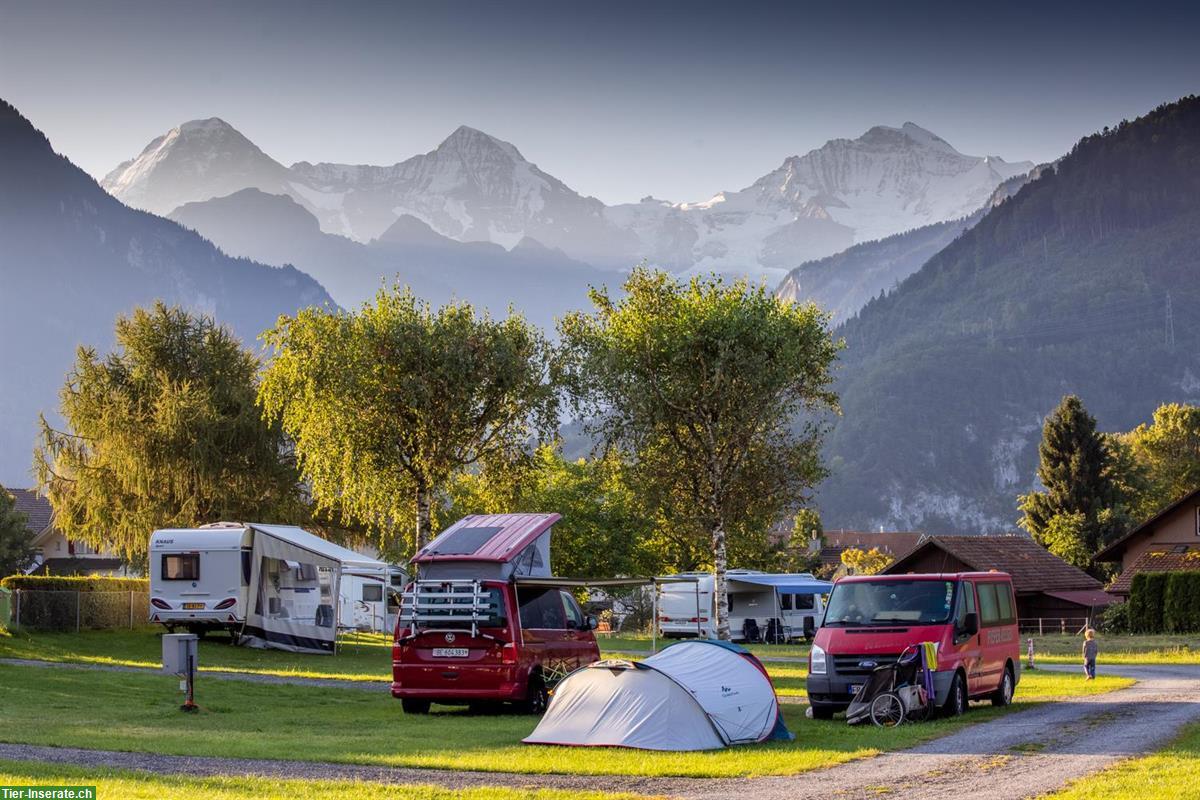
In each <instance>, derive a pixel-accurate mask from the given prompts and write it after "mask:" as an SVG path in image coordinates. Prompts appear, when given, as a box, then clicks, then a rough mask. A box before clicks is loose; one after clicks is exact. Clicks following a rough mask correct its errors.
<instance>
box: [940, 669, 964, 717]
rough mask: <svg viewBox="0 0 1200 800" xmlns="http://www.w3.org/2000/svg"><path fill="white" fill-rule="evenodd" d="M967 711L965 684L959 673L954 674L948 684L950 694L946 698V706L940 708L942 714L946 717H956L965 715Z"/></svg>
mask: <svg viewBox="0 0 1200 800" xmlns="http://www.w3.org/2000/svg"><path fill="white" fill-rule="evenodd" d="M966 711H967V682H966V681H965V680H963V675H962V673H961V672H956V673H954V680H952V681H951V682H950V694H949V695H947V697H946V704H945V705H943V706H942V712H943V713H944V714H945V715H946V716H947V717H957V716H960V715H961V714H965V713H966Z"/></svg>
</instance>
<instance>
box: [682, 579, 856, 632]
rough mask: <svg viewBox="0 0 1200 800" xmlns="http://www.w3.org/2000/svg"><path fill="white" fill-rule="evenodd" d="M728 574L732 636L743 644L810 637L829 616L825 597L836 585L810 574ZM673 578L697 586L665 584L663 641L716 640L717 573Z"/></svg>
mask: <svg viewBox="0 0 1200 800" xmlns="http://www.w3.org/2000/svg"><path fill="white" fill-rule="evenodd" d="M725 574H726V576H727V578H728V581H729V584H728V593H729V601H728V609H727V611H728V614H729V632H730V636H731V637H732V638H733V640H734V641H739V642H740V641H745V640H746V639H747V638H751V639H755V640H763V641H769V640H780V641H784V640H789V639H799V638H808V637H811V636H812V633H813V632H814V631H815V630H816V629H817V626H818V625H820V624H821V617H822V615H823V614H824V613H825V601H824V595H825V594H828V592H829V590H830V588H832V586H833V584H831V583H828V582H826V581H821V580H817V579H816V578H814V577H813V576H812V574H811V573H807V572H805V573H801V574H797V575H778V574H772V573H767V572H759V571H757V570H750V569H731V570H729V571H728V572H726V573H725ZM672 577H677V578H691V577H694V578H696V582H695V583H690V582H680V583H666V584H663V587H662V592H661V594H660V596H659V599H658V628H659V630H660V631H662V634H663V636H665V637H668V638H672V639H683V638H690V637H699V638H702V639H712V638H716V634H717V628H716V621H715V619H714V617H713V574H712V573H711V572H684V573H681V574H680V575H676V576H672ZM772 620H776V622H775V623H772Z"/></svg>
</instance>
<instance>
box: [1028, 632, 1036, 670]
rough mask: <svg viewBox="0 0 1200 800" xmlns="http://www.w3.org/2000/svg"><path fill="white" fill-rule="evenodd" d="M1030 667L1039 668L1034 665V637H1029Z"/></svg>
mask: <svg viewBox="0 0 1200 800" xmlns="http://www.w3.org/2000/svg"><path fill="white" fill-rule="evenodd" d="M1028 641H1029V669H1037V667H1035V666H1034V665H1033V637H1032V636H1031V637H1029V640H1028Z"/></svg>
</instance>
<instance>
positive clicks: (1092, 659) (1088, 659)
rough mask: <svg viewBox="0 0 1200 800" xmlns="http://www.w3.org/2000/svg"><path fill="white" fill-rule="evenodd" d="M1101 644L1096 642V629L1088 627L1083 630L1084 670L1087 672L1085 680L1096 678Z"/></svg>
mask: <svg viewBox="0 0 1200 800" xmlns="http://www.w3.org/2000/svg"><path fill="white" fill-rule="evenodd" d="M1098 652H1100V645H1098V644H1097V643H1096V631H1095V630H1093V629H1092V628H1088V629H1087V630H1086V631H1084V632H1083V671H1084V672H1085V673H1087V678H1085V680H1089V681H1090V680H1095V679H1096V653H1098Z"/></svg>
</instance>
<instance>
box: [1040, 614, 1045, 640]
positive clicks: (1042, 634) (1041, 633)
mask: <svg viewBox="0 0 1200 800" xmlns="http://www.w3.org/2000/svg"><path fill="white" fill-rule="evenodd" d="M1045 635H1046V634H1045V633H1043V632H1042V618H1041V617H1038V636H1045Z"/></svg>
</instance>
